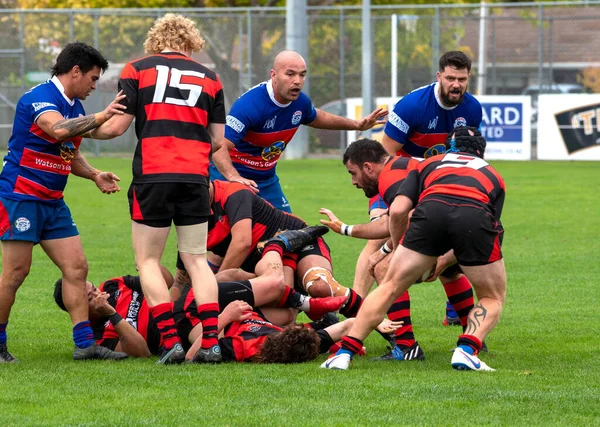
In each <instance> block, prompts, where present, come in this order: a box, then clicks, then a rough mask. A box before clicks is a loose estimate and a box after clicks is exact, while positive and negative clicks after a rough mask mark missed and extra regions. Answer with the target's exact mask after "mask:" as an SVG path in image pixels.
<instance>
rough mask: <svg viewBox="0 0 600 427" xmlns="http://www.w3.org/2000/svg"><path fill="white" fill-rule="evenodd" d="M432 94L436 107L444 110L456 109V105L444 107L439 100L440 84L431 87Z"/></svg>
mask: <svg viewBox="0 0 600 427" xmlns="http://www.w3.org/2000/svg"><path fill="white" fill-rule="evenodd" d="M433 93H434V94H435V100H436V101H437V103H438V105H439V106H440V107H441V108H443V109H444V110H454V109H455V108H456V107H458V105H455V106H454V107H446V106H445V105H444V103H443V102H442V100H441V99H440V82H436V83H435V86H434V87H433Z"/></svg>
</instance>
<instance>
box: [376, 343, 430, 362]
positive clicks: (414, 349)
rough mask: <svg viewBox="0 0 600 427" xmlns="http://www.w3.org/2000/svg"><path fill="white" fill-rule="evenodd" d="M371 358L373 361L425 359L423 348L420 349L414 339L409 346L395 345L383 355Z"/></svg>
mask: <svg viewBox="0 0 600 427" xmlns="http://www.w3.org/2000/svg"><path fill="white" fill-rule="evenodd" d="M388 348H389V347H388ZM371 360H373V361H375V362H381V361H388V360H400V361H403V360H425V353H423V349H421V346H419V343H418V342H416V341H415V343H414V344H413V345H411V346H410V347H407V346H404V345H402V346H400V345H397V346H395V347H394V348H392V349H391V350H390V352H389V353H386V354H384V355H383V356H379V357H375V358H373V359H371Z"/></svg>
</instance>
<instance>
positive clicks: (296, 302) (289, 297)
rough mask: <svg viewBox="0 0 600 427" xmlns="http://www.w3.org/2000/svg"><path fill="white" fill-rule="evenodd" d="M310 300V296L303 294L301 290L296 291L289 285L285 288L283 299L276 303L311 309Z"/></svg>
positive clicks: (281, 305)
mask: <svg viewBox="0 0 600 427" xmlns="http://www.w3.org/2000/svg"><path fill="white" fill-rule="evenodd" d="M309 300H310V297H307V296H306V295H302V294H301V293H300V292H296V291H295V290H293V289H292V288H290V287H289V286H286V287H285V290H284V291H283V295H282V296H281V299H280V300H279V302H278V303H277V304H276V305H277V307H291V308H297V309H298V310H302V311H309V310H310V302H309Z"/></svg>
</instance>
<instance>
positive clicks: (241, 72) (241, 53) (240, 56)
mask: <svg viewBox="0 0 600 427" xmlns="http://www.w3.org/2000/svg"><path fill="white" fill-rule="evenodd" d="M242 19H243V17H242V15H238V61H239V64H240V65H239V67H238V86H239V90H238V96H241V95H242V93H244V92H245V90H244V49H243V47H242V39H243V38H244V28H243V25H244V24H243V23H242Z"/></svg>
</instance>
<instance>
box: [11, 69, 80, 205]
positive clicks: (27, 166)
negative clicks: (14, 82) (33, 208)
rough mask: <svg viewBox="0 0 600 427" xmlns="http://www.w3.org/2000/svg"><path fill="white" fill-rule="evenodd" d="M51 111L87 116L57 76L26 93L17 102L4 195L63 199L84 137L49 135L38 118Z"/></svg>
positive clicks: (40, 199)
mask: <svg viewBox="0 0 600 427" xmlns="http://www.w3.org/2000/svg"><path fill="white" fill-rule="evenodd" d="M49 111H55V112H57V113H59V114H60V115H61V116H63V117H64V118H65V119H72V118H75V117H79V116H82V115H85V111H84V109H83V106H82V105H81V102H80V101H79V100H78V99H76V98H75V99H73V100H71V99H69V98H68V97H67V96H66V95H65V93H64V88H63V86H62V84H61V83H60V81H59V80H58V78H57V77H53V78H52V79H50V80H48V81H47V82H45V83H42V84H40V85H38V86H35V87H34V88H32V89H31V90H30V91H29V92H27V93H25V94H24V95H23V96H22V97H21V99H20V100H19V103H18V104H17V111H16V113H15V120H14V124H13V132H12V135H11V137H10V140H9V141H8V154H7V155H6V156H5V157H4V167H3V169H2V173H1V174H0V196H2V197H5V198H7V199H11V200H33V201H41V202H45V203H49V204H56V203H60V202H61V201H62V199H63V191H64V189H65V186H66V185H67V178H68V177H69V174H70V173H71V162H72V160H73V158H74V157H75V150H76V149H78V148H79V145H80V144H81V137H80V136H77V137H72V138H70V139H69V140H67V141H58V140H56V139H54V138H52V137H51V136H50V135H48V134H46V133H45V132H44V131H43V130H42V129H41V128H40V127H39V126H38V125H37V124H36V120H37V119H38V118H39V117H40V116H41V115H42V114H44V113H47V112H49Z"/></svg>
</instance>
